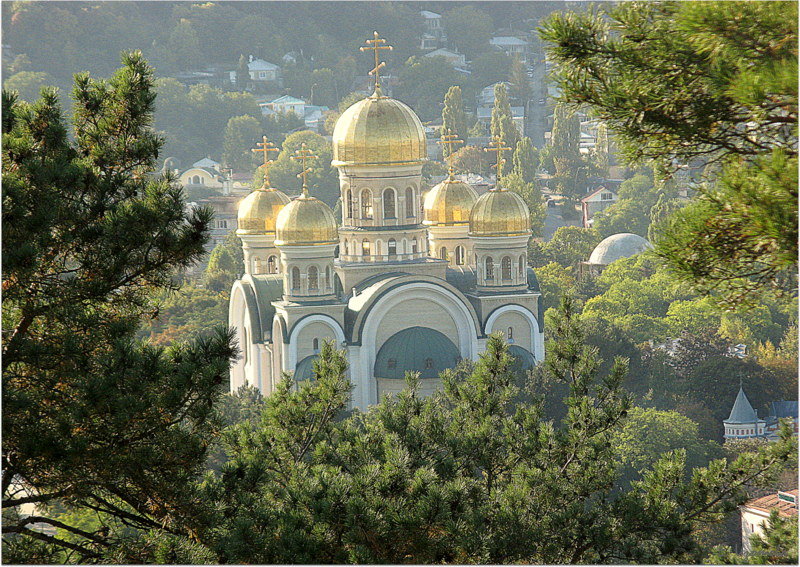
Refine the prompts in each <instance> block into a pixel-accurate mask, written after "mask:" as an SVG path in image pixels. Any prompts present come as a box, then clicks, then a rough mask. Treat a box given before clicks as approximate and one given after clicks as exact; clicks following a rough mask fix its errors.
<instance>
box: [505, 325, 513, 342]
mask: <svg viewBox="0 0 800 567" xmlns="http://www.w3.org/2000/svg"><path fill="white" fill-rule="evenodd" d="M506 337H507V338H508V340H509V341H511V340H514V327H509V328H508V332H507V333H506Z"/></svg>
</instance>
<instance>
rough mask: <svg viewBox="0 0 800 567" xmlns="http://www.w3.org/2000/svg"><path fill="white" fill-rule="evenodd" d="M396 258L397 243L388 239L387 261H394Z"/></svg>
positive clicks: (392, 239)
mask: <svg viewBox="0 0 800 567" xmlns="http://www.w3.org/2000/svg"><path fill="white" fill-rule="evenodd" d="M395 256H397V241H396V240H395V239H394V238H390V239H389V259H390V260H394V257H395Z"/></svg>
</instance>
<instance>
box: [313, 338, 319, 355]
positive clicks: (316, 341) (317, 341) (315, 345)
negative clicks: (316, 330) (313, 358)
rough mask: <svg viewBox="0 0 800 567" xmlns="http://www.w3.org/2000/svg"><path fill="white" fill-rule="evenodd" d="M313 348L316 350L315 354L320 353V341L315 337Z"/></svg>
mask: <svg viewBox="0 0 800 567" xmlns="http://www.w3.org/2000/svg"><path fill="white" fill-rule="evenodd" d="M311 348H312V349H313V350H314V352H315V353H317V352H319V339H318V338H316V337H314V340H313V341H311Z"/></svg>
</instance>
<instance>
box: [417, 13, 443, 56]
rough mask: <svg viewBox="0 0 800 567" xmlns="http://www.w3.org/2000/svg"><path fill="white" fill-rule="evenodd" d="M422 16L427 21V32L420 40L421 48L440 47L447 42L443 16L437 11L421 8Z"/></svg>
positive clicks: (425, 49)
mask: <svg viewBox="0 0 800 567" xmlns="http://www.w3.org/2000/svg"><path fill="white" fill-rule="evenodd" d="M419 14H420V16H422V19H423V20H424V22H425V32H424V33H423V34H422V36H421V37H420V40H419V48H420V49H421V50H422V51H429V50H431V49H438V48H439V47H442V46H444V45H446V44H447V34H445V31H444V26H442V16H441V14H437V13H436V12H429V11H428V10H421V11H420V13H419Z"/></svg>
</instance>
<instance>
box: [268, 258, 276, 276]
mask: <svg viewBox="0 0 800 567" xmlns="http://www.w3.org/2000/svg"><path fill="white" fill-rule="evenodd" d="M267 273H268V274H277V273H278V259H277V258H276V257H275V256H270V257H269V258H268V259H267Z"/></svg>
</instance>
